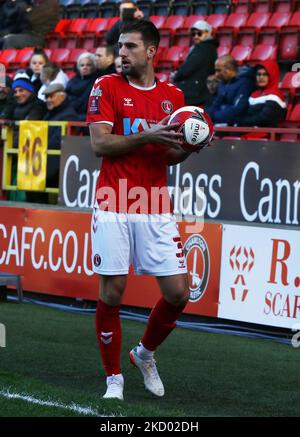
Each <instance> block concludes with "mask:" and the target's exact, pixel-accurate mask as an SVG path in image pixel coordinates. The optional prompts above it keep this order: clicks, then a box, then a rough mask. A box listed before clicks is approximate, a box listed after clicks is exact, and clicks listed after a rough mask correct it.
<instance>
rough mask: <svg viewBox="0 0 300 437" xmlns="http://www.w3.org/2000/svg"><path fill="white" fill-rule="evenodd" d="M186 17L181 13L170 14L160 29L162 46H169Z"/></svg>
mask: <svg viewBox="0 0 300 437" xmlns="http://www.w3.org/2000/svg"><path fill="white" fill-rule="evenodd" d="M183 23H184V17H183V16H181V15H170V16H169V17H167V19H166V21H165V22H164V24H163V25H162V27H161V28H160V30H159V33H160V46H161V47H169V46H170V43H171V41H172V39H173V36H174V34H175V32H176V30H177V29H178V28H180V27H181V26H183Z"/></svg>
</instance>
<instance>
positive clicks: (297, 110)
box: [288, 103, 300, 126]
mask: <svg viewBox="0 0 300 437" xmlns="http://www.w3.org/2000/svg"><path fill="white" fill-rule="evenodd" d="M288 120H289V121H296V122H298V124H299V126H300V103H297V104H296V105H295V106H294V108H293V109H292V111H291V114H290V116H289V118H288Z"/></svg>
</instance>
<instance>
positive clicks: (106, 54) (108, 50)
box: [95, 46, 116, 76]
mask: <svg viewBox="0 0 300 437" xmlns="http://www.w3.org/2000/svg"><path fill="white" fill-rule="evenodd" d="M95 58H96V64H97V68H98V73H99V76H104V75H105V74H112V73H116V68H115V51H114V48H113V47H112V46H100V47H97V49H96V51H95Z"/></svg>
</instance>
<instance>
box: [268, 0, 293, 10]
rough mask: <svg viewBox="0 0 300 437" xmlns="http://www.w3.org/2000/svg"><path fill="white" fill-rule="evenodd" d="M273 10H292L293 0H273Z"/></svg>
mask: <svg viewBox="0 0 300 437" xmlns="http://www.w3.org/2000/svg"><path fill="white" fill-rule="evenodd" d="M272 10H273V11H274V12H281V13H285V12H291V10H292V2H291V0H273V1H272Z"/></svg>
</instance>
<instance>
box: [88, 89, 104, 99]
mask: <svg viewBox="0 0 300 437" xmlns="http://www.w3.org/2000/svg"><path fill="white" fill-rule="evenodd" d="M91 96H92V97H93V96H97V97H101V96H102V89H101V88H94V89H93V90H92V92H91Z"/></svg>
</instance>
